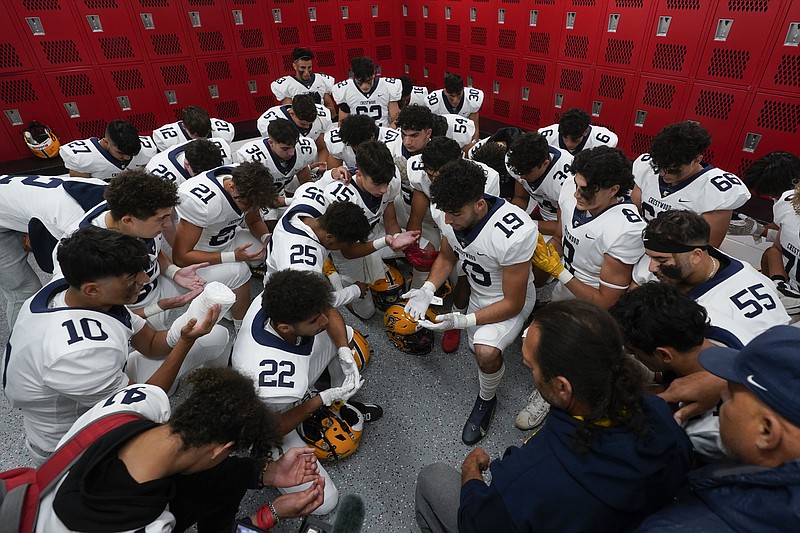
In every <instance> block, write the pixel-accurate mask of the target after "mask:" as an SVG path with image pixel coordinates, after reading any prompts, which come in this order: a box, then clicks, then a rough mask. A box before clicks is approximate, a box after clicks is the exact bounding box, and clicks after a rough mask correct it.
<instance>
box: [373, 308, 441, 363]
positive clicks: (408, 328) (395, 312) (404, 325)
mask: <svg viewBox="0 0 800 533" xmlns="http://www.w3.org/2000/svg"><path fill="white" fill-rule="evenodd" d="M425 318H427V319H428V320H430V321H434V320H435V319H436V313H434V312H433V311H431V310H430V309H428V311H427V312H426V313H425ZM383 328H384V329H385V330H386V334H387V335H388V336H389V340H390V341H392V344H394V345H395V346H396V347H397V348H398V349H399V350H400V351H403V352H406V353H410V354H414V355H425V354H427V353H430V351H431V350H432V349H433V343H434V340H435V338H434V335H433V331H431V330H429V329H427V328H423V327H422V326H420V325H419V324H417V321H416V320H414V319H413V318H411V317H410V316H408V315H407V314H406V312H405V310H404V309H403V306H402V305H400V304H396V305H392V306H390V307H389V309H387V310H386V313H384V315H383Z"/></svg>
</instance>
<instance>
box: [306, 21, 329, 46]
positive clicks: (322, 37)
mask: <svg viewBox="0 0 800 533" xmlns="http://www.w3.org/2000/svg"><path fill="white" fill-rule="evenodd" d="M311 32H312V34H313V37H314V42H316V43H332V42H333V26H331V25H330V24H315V25H314V26H312V27H311Z"/></svg>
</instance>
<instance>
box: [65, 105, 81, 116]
mask: <svg viewBox="0 0 800 533" xmlns="http://www.w3.org/2000/svg"><path fill="white" fill-rule="evenodd" d="M64 109H66V110H67V115H69V118H78V117H79V116H81V112H80V110H79V109H78V104H77V103H76V102H64Z"/></svg>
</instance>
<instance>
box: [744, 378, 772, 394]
mask: <svg viewBox="0 0 800 533" xmlns="http://www.w3.org/2000/svg"><path fill="white" fill-rule="evenodd" d="M747 382H748V383H749V384H750V385H753V386H754V387H758V388H759V389H761V390H763V391H764V392H769V391H768V390H767V389H766V388H765V387H762V386H761V385H759V384H758V382H756V380H755V379H753V374H750V375H749V376H747Z"/></svg>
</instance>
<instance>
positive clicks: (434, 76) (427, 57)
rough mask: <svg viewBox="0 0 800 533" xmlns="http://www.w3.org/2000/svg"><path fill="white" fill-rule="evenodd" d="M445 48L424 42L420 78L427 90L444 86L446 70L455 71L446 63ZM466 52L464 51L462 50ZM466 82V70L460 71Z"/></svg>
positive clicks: (464, 52)
mask: <svg viewBox="0 0 800 533" xmlns="http://www.w3.org/2000/svg"><path fill="white" fill-rule="evenodd" d="M447 52H448V51H446V50H443V49H442V47H439V46H436V45H434V44H432V43H427V42H426V43H424V46H423V49H422V78H423V80H424V81H425V86H426V87H427V88H428V90H429V91H433V90H436V89H441V88H442V87H443V86H444V75H445V73H446V72H455V71H454V70H451V69H450V68H449V67H448V66H447V65H446V64H445V60H446V58H447ZM462 53H463V54H466V51H463V52H462ZM465 57H466V55H465ZM461 75H462V76H464V80H465V83H466V72H463V73H461Z"/></svg>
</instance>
